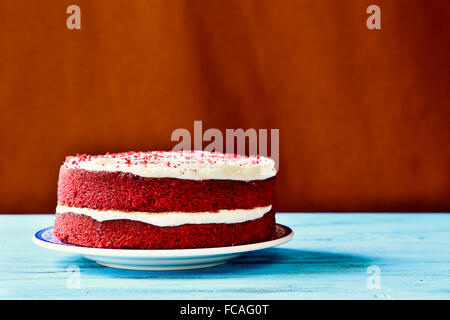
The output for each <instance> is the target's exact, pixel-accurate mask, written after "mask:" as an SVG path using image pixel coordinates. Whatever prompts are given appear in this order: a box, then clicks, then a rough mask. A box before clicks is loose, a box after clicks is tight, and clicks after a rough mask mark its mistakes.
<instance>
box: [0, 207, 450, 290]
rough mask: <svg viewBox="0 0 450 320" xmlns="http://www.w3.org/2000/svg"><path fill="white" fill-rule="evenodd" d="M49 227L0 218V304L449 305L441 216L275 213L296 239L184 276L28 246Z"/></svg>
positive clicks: (36, 220) (41, 219)
mask: <svg viewBox="0 0 450 320" xmlns="http://www.w3.org/2000/svg"><path fill="white" fill-rule="evenodd" d="M53 220H54V215H0V257H1V260H0V298H1V299H449V298H450V250H449V240H450V215H448V214H429V213H428V214H387V213H379V214H367V213H365V214H354V213H352V214H349V213H348V214H324V213H321V214H317V213H315V214H305V213H283V214H277V221H278V222H279V223H282V224H285V225H288V226H289V227H291V228H292V229H293V230H294V232H295V235H294V238H293V239H292V240H291V241H290V242H288V243H286V244H284V245H282V246H280V247H277V248H271V249H266V250H261V251H256V252H252V253H248V254H246V255H244V256H242V257H239V258H237V259H235V260H233V261H232V262H231V263H228V264H225V265H221V266H217V267H213V268H207V269H197V270H184V271H132V270H119V269H112V268H106V267H102V266H99V265H97V264H96V263H95V262H92V261H90V260H87V259H85V258H82V257H80V256H77V255H71V254H67V253H62V252H54V251H51V250H46V249H44V248H40V247H38V246H36V245H34V244H33V243H32V241H31V238H32V235H33V234H34V233H35V232H36V231H37V230H39V229H42V228H44V227H47V226H51V225H52V224H53ZM369 266H376V267H375V268H379V270H380V272H381V273H380V284H381V287H380V288H372V287H370V286H369V287H368V286H367V281H368V277H370V276H371V274H370V273H369V274H368V273H367V272H368V271H367V268H368V267H369ZM71 267H72V268H79V270H80V286H79V288H72V287H73V286H71V284H72V282H71V280H72V279H73V278H72V275H73V273H71V271H70V270H71V269H70V268H71Z"/></svg>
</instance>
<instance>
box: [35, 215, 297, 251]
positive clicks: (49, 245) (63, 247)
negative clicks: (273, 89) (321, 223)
mask: <svg viewBox="0 0 450 320" xmlns="http://www.w3.org/2000/svg"><path fill="white" fill-rule="evenodd" d="M276 226H280V227H281V228H283V229H285V230H286V231H287V234H286V235H284V236H283V237H281V238H278V239H273V240H267V241H261V242H255V243H249V244H243V245H238V246H228V247H214V248H193V249H112V248H92V247H82V246H77V245H71V244H69V245H67V244H57V243H53V242H49V241H46V240H43V239H40V238H38V234H39V235H40V234H42V233H43V232H45V231H47V230H49V229H53V226H50V227H47V228H44V229H41V230H39V231H37V232H36V233H35V234H34V235H33V242H34V243H35V244H36V245H38V246H40V247H43V248H46V249H51V250H56V251H62V252H67V253H75V254H81V255H91V256H109V257H124V258H125V257H128V258H129V257H136V258H139V257H142V258H151V257H155V258H157V257H164V258H169V257H175V258H178V257H194V256H195V257H200V256H213V255H224V254H233V253H244V252H249V251H256V250H262V249H267V248H272V247H275V246H278V245H281V244H283V243H286V242H288V241H289V240H291V239H292V237H293V236H294V231H293V230H292V229H291V228H289V227H288V226H285V225H282V224H279V223H277V224H276Z"/></svg>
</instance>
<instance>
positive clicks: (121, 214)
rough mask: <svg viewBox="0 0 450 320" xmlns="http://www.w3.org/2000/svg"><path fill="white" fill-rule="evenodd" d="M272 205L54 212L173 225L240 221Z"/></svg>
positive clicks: (61, 208) (66, 209)
mask: <svg viewBox="0 0 450 320" xmlns="http://www.w3.org/2000/svg"><path fill="white" fill-rule="evenodd" d="M271 209H272V206H267V207H258V208H253V209H235V210H219V212H138V211H133V212H125V211H117V210H96V209H90V208H76V207H69V206H63V205H58V206H57V207H56V213H76V214H83V215H86V216H89V217H91V218H92V219H94V220H97V221H107V220H121V219H126V220H134V221H141V222H144V223H149V224H153V225H155V226H159V227H175V226H180V225H184V224H207V223H226V224H230V223H240V222H245V221H249V220H255V219H258V218H261V217H262V216H263V215H264V214H265V213H267V212H269V211H270V210H271Z"/></svg>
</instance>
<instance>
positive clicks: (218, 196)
mask: <svg viewBox="0 0 450 320" xmlns="http://www.w3.org/2000/svg"><path fill="white" fill-rule="evenodd" d="M274 186H275V177H274V178H269V179H266V180H255V181H234V180H183V179H173V178H144V177H140V176H136V175H134V174H131V173H124V172H106V171H87V170H83V169H69V168H66V167H64V166H62V167H61V169H60V172H59V182H58V203H59V204H61V205H66V206H72V207H79V208H83V207H87V208H91V209H110V210H120V211H143V212H167V211H183V212H202V211H211V212H217V211H218V210H221V209H228V210H232V209H252V208H255V207H265V206H268V205H271V204H272V203H273V200H274V196H275V194H274V193H275V188H274Z"/></svg>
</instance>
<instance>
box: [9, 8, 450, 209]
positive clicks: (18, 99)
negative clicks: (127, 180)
mask: <svg viewBox="0 0 450 320" xmlns="http://www.w3.org/2000/svg"><path fill="white" fill-rule="evenodd" d="M70 4H77V5H79V6H80V7H81V15H82V16H81V19H82V21H81V23H82V29H81V30H68V29H67V28H66V18H67V16H68V15H67V14H66V8H67V6H68V5H70ZM371 4H377V5H379V6H380V8H381V19H382V29H381V30H368V29H367V28H366V24H365V21H366V18H367V16H368V15H367V14H366V13H365V11H366V8H367V6H369V5H371ZM449 20H450V2H449V1H445V0H433V1H421V0H402V1H400V0H397V1H394V0H389V1H381V0H377V1H376V2H375V3H374V2H373V1H365V0H362V1H356V0H346V1H343V0H326V1H325V0H322V1H313V0H296V1H294V0H283V1H274V0H269V1H263V0H253V1H252V0H222V1H202V0H197V1H195V0H186V1H182V0H172V1H169V0H154V1H143V0H139V1H138V0H134V1H121V0H114V1H100V0H90V1H81V0H73V1H51V0H41V1H25V0H5V1H2V2H0V108H1V119H0V135H1V155H0V178H1V183H0V192H1V198H0V212H3V213H7V212H53V211H54V208H55V204H56V183H57V174H58V168H59V165H60V164H61V163H62V161H63V160H64V156H65V155H68V154H76V153H95V154H98V153H105V152H107V151H109V152H116V151H126V150H149V149H171V148H172V147H173V145H174V142H171V141H170V134H171V132H172V131H173V130H174V129H176V128H188V129H190V130H192V129H193V121H194V120H202V121H203V126H204V128H205V129H206V128H212V127H215V128H219V129H222V130H224V129H225V128H244V129H246V128H256V129H257V128H269V129H270V128H279V129H280V171H279V179H278V209H279V210H280V211H449V209H450V179H449V177H450V148H449V142H450V90H449V83H450V50H449V49H450V41H449V35H450V33H449V31H450V30H449V29H450V27H449V26H450V24H449V23H448V21H449Z"/></svg>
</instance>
